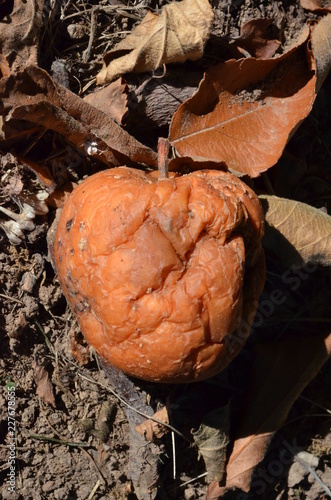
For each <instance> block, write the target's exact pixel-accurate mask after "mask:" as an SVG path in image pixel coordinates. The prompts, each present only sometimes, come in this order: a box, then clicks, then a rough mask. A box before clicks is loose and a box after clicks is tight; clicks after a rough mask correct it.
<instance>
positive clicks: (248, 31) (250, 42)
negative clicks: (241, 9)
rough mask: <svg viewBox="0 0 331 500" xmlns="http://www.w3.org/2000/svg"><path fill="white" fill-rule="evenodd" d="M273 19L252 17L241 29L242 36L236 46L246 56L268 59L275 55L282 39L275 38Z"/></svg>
mask: <svg viewBox="0 0 331 500" xmlns="http://www.w3.org/2000/svg"><path fill="white" fill-rule="evenodd" d="M271 25H272V20H271V19H268V18H260V19H251V20H250V21H247V22H246V23H244V24H243V25H242V27H241V29H240V37H239V38H238V39H237V40H236V41H235V42H234V44H233V45H234V46H235V47H237V49H238V51H239V52H241V53H242V54H243V55H244V56H245V57H247V56H248V57H256V58H257V59H268V58H270V57H273V56H274V55H275V53H276V51H277V49H278V48H279V46H280V41H279V40H276V39H274V38H273V35H272V34H271V32H270V26H271Z"/></svg>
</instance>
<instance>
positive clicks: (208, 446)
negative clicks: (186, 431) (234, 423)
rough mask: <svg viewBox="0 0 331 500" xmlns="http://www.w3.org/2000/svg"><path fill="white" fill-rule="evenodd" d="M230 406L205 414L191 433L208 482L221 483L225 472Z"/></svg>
mask: <svg viewBox="0 0 331 500" xmlns="http://www.w3.org/2000/svg"><path fill="white" fill-rule="evenodd" d="M229 427H230V405H229V404H227V405H226V406H223V407H222V408H217V409H216V410H213V411H212V412H210V413H207V414H206V415H205V416H204V418H203V421H202V423H201V425H200V427H199V429H198V430H197V431H195V432H192V434H193V439H194V442H195V444H196V446H197V447H198V449H199V453H200V454H201V455H202V457H203V460H204V462H205V465H206V470H207V472H208V481H221V480H222V479H223V476H224V472H225V461H226V448H227V445H228V444H229Z"/></svg>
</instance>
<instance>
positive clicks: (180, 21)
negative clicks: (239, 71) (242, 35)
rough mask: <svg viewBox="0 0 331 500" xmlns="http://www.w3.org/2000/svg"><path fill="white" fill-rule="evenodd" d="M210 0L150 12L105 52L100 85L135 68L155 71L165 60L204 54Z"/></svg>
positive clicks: (185, 0)
mask: <svg viewBox="0 0 331 500" xmlns="http://www.w3.org/2000/svg"><path fill="white" fill-rule="evenodd" d="M213 17H214V15H213V11H212V8H211V6H210V4H209V2H208V0H183V1H182V2H172V3H170V4H168V5H166V6H165V7H163V9H162V12H161V14H160V15H157V14H153V13H152V12H148V14H147V15H146V16H145V18H144V19H143V20H142V22H141V24H139V25H138V26H137V27H136V28H135V29H134V30H133V31H132V33H131V34H130V35H129V36H128V37H127V38H125V39H124V40H122V41H121V42H120V43H118V44H117V45H116V47H115V48H114V49H113V50H111V51H110V52H108V53H107V54H106V55H105V56H104V67H103V69H102V70H101V71H100V73H99V74H98V75H97V83H98V84H99V85H101V84H104V83H107V82H111V81H112V80H114V79H115V78H118V77H119V76H121V75H123V74H124V73H129V72H131V71H134V72H136V73H141V72H144V71H153V70H155V69H156V68H159V67H161V66H162V65H163V64H168V63H178V62H184V61H186V60H191V61H195V60H197V59H200V58H201V57H202V54H203V49H204V46H205V43H206V41H207V39H208V37H209V33H210V28H211V24H212V21H213Z"/></svg>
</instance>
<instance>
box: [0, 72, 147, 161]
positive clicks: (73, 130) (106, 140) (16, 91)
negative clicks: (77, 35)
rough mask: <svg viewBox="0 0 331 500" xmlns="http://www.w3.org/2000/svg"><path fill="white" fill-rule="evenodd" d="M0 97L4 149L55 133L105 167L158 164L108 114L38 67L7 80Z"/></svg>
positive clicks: (1, 83)
mask: <svg viewBox="0 0 331 500" xmlns="http://www.w3.org/2000/svg"><path fill="white" fill-rule="evenodd" d="M0 94H1V95H2V100H1V102H0V114H3V115H4V124H3V136H4V137H3V138H2V141H1V139H0V142H2V145H3V146H5V145H6V144H8V145H12V144H13V141H14V139H16V140H17V139H18V138H19V137H20V136H21V135H28V134H30V133H32V132H34V133H35V132H38V131H44V130H53V131H56V132H58V133H59V134H61V135H62V136H64V137H65V139H66V140H68V141H69V142H71V143H72V144H74V145H75V146H76V147H77V148H80V149H81V150H83V151H84V153H85V154H86V153H87V154H89V155H90V156H96V157H98V159H99V160H100V161H103V162H104V163H105V164H106V165H112V166H118V165H130V164H131V165H132V164H133V163H143V164H144V163H145V164H146V165H151V166H155V165H156V164H157V155H156V153H155V152H154V151H152V150H151V149H149V148H148V147H146V146H144V145H143V144H141V143H139V142H138V141H137V140H136V139H134V138H133V137H132V136H131V135H130V134H128V132H126V131H125V130H123V129H122V128H121V127H120V126H119V125H118V124H117V123H116V122H115V121H114V120H113V119H111V118H110V117H109V116H108V115H107V114H105V113H103V112H102V111H100V110H98V109H97V108H95V107H94V106H91V105H90V104H88V103H87V102H84V101H83V99H81V98H80V97H79V96H77V95H75V94H73V93H72V92H70V91H69V90H67V89H66V88H64V87H62V86H60V85H56V84H55V83H54V81H53V80H52V78H51V77H50V76H49V75H48V74H47V73H46V71H44V70H42V69H40V68H38V67H36V66H29V67H27V68H25V69H24V70H23V71H21V72H19V73H17V74H16V75H15V76H13V75H12V76H9V77H8V78H3V79H2V80H1V81H0Z"/></svg>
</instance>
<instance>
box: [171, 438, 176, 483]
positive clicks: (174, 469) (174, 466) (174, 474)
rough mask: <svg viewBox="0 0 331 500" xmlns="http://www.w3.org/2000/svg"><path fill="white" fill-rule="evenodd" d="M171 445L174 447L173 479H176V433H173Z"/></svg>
mask: <svg viewBox="0 0 331 500" xmlns="http://www.w3.org/2000/svg"><path fill="white" fill-rule="evenodd" d="M171 445H172V479H176V476H177V474H176V469H177V467H176V442H175V433H174V432H173V431H171Z"/></svg>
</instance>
